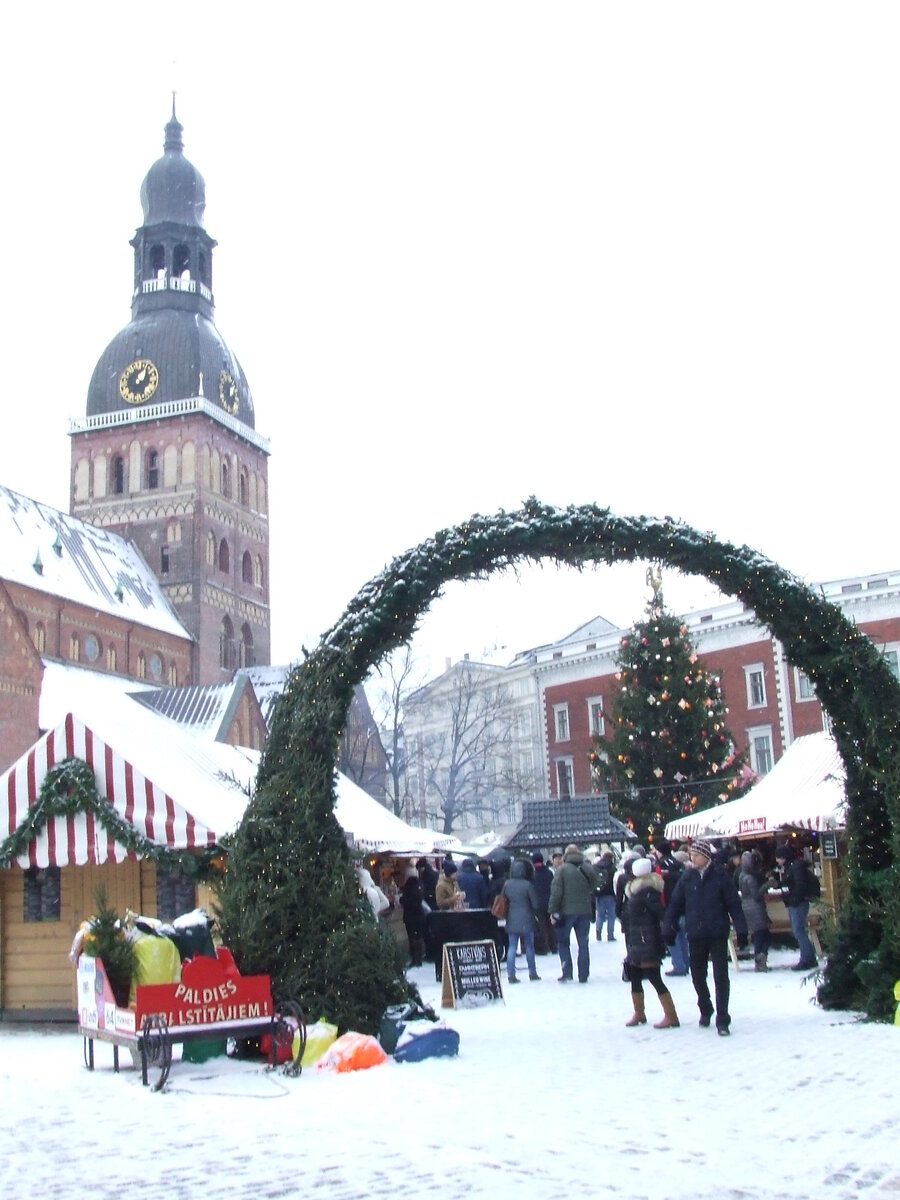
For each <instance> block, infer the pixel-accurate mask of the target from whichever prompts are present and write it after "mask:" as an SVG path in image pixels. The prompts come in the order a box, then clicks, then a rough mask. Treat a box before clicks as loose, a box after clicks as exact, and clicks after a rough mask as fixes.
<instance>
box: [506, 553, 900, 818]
mask: <svg viewBox="0 0 900 1200" xmlns="http://www.w3.org/2000/svg"><path fill="white" fill-rule="evenodd" d="M820 586H821V590H822V592H823V594H824V595H825V597H826V599H828V600H830V601H831V602H832V603H834V604H836V605H837V606H838V607H839V608H841V610H842V611H843V612H844V615H845V616H846V617H848V618H849V619H850V620H851V621H854V622H855V623H856V624H857V625H858V626H859V628H860V629H861V630H862V631H863V632H864V633H866V634H867V635H868V636H869V637H870V638H871V639H872V641H873V642H874V643H875V644H876V646H877V647H878V648H879V649H880V650H881V651H882V653H883V654H884V655H885V658H886V659H887V661H888V663H889V664H890V666H891V667H892V669H893V670H894V671H895V673H896V672H898V652H900V572H891V573H888V574H880V575H871V576H860V577H857V578H853V579H844V580H837V581H835V582H832V583H826V584H822V585H820ZM684 621H685V623H686V625H687V626H688V629H689V630H690V636H691V638H692V640H693V642H694V645H695V646H696V648H697V651H698V653H699V655H700V658H701V659H702V661H703V664H704V666H705V667H706V669H707V670H709V671H711V672H713V673H714V674H716V675H718V676H719V679H720V681H721V686H722V693H723V696H724V700H725V704H726V705H727V707H728V726H729V729H730V730H731V733H732V736H733V737H734V740H735V744H736V748H737V749H739V750H746V751H747V752H748V761H749V764H750V767H751V769H752V770H753V771H754V772H755V773H756V774H757V775H765V774H767V773H768V772H769V771H770V770H771V769H772V767H773V766H774V764H775V763H776V762H777V761H778V759H780V758H781V756H782V754H783V753H784V751H785V750H786V749H787V747H788V746H789V745H791V744H792V742H793V741H794V740H795V738H797V737H801V736H802V735H804V734H807V733H814V732H816V731H817V730H820V729H822V728H823V727H824V722H825V714H824V713H823V711H822V708H821V706H820V705H819V703H818V701H817V699H816V695H815V690H814V688H813V687H812V685H811V684H810V681H809V680H808V679H807V678H806V677H805V676H804V675H803V673H802V672H800V671H799V670H797V668H796V667H793V666H792V665H791V664H790V663H789V662H788V661H787V660H786V659H785V657H784V654H783V651H782V647H781V645H780V643H779V642H778V640H777V639H776V638H775V637H773V636H772V634H771V633H770V632H769V631H768V630H767V629H765V628H764V627H763V626H761V625H759V624H758V623H757V621H756V619H755V617H754V615H753V613H752V612H750V611H749V610H747V609H745V608H744V606H743V605H742V604H740V603H739V602H736V601H734V602H730V603H723V604H721V605H718V606H716V607H714V608H710V609H706V610H701V611H698V612H693V613H688V614H686V615H685V616H684ZM621 637H622V631H621V630H618V629H614V628H613V627H612V626H610V625H609V624H608V622H604V621H602V620H599V619H598V620H596V621H594V622H591V623H590V624H588V625H586V626H584V627H582V629H579V630H576V631H575V632H574V633H573V634H571V635H570V636H569V637H568V638H566V639H564V640H563V641H561V642H558V643H555V644H553V645H549V646H545V647H541V648H540V649H539V650H537V651H530V652H529V656H530V658H531V662H532V666H531V669H532V671H534V673H535V675H536V677H537V682H538V692H539V695H540V696H541V706H542V717H543V724H544V737H545V748H546V763H547V776H548V785H549V794H550V795H551V796H560V795H567V794H568V795H576V796H584V795H588V794H589V793H590V791H591V776H590V763H589V753H590V748H591V738H592V736H594V735H598V734H599V735H601V736H603V735H604V734H605V732H606V730H605V728H604V723H603V718H602V713H603V712H604V711H606V712H609V711H610V709H612V708H613V707H614V695H615V690H616V687H617V684H616V680H615V671H616V664H615V660H616V655H617V654H618V650H619V644H620V641H621Z"/></svg>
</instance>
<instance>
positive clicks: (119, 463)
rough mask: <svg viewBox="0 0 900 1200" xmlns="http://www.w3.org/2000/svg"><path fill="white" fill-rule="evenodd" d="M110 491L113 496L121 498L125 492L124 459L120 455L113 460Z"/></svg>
mask: <svg viewBox="0 0 900 1200" xmlns="http://www.w3.org/2000/svg"><path fill="white" fill-rule="evenodd" d="M112 485H113V486H112V490H113V495H114V496H121V495H123V494H124V492H125V459H124V458H123V457H122V455H121V454H117V455H116V457H115V458H114V459H113V479H112Z"/></svg>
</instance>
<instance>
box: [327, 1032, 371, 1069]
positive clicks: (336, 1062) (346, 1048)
mask: <svg viewBox="0 0 900 1200" xmlns="http://www.w3.org/2000/svg"><path fill="white" fill-rule="evenodd" d="M386 1058H387V1055H386V1054H385V1052H384V1050H383V1049H382V1048H381V1046H380V1045H379V1043H378V1040H377V1039H376V1038H373V1037H370V1036H369V1034H367V1033H345V1034H342V1035H341V1037H339V1038H338V1039H337V1041H335V1042H332V1043H331V1045H330V1046H329V1047H328V1049H327V1050H326V1051H325V1053H324V1054H323V1055H322V1057H321V1058H320V1059H319V1061H318V1062H317V1063H316V1070H317V1071H339V1072H340V1071H361V1070H364V1069H365V1068H366V1067H377V1066H378V1064H379V1063H383V1062H384V1061H385V1060H386Z"/></svg>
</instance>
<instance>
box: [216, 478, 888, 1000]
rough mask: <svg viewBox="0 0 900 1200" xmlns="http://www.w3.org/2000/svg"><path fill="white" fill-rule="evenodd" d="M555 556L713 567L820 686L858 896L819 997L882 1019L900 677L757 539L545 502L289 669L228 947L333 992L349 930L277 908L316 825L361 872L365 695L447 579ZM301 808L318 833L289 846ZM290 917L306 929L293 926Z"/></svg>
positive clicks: (354, 610)
mask: <svg viewBox="0 0 900 1200" xmlns="http://www.w3.org/2000/svg"><path fill="white" fill-rule="evenodd" d="M544 559H548V560H552V561H555V562H556V563H557V564H560V565H566V566H571V567H575V568H577V569H582V568H584V567H586V566H595V565H599V564H604V563H605V564H612V563H616V562H631V561H635V560H644V561H649V562H654V563H659V564H664V565H666V566H669V567H673V568H677V569H678V570H680V571H682V572H684V573H686V574H691V575H702V576H705V577H706V578H707V579H708V580H710V582H712V583H714V584H715V585H716V586H718V587H719V588H720V589H721V590H722V592H723V593H725V594H726V595H731V596H735V597H737V598H738V599H740V600H742V601H743V602H744V603H745V604H746V605H747V607H748V608H750V609H752V610H753V611H754V612H755V614H756V616H757V618H758V619H759V620H760V621H761V622H762V623H763V624H765V625H767V626H768V627H769V629H770V630H771V631H772V632H773V633H774V635H775V636H776V637H777V638H778V639H779V640H780V642H781V643H782V645H783V647H784V650H785V654H786V656H787V658H788V659H789V660H790V661H791V662H792V663H793V664H794V665H795V666H797V667H799V668H800V670H802V671H803V672H804V673H805V674H806V675H807V676H808V677H809V678H810V679H811V680H812V681H813V682H814V683H815V685H816V692H817V695H818V698H819V700H820V701H821V703H822V705H823V707H824V709H825V710H826V711H827V712H828V714H829V716H830V718H831V723H832V728H833V732H834V736H835V739H836V741H837V744H838V746H839V749H840V751H841V754H842V757H843V760H844V763H845V766H846V771H847V794H848V801H849V803H848V809H849V815H848V835H849V847H850V854H849V857H850V861H849V888H850V891H849V897H848V900H847V902H846V904H845V906H844V909H843V912H842V917H841V923H840V927H839V929H838V931H837V936H836V943H835V946H834V950H833V952H832V954H831V956H830V958H829V963H828V966H827V968H826V972H825V980H824V983H823V985H822V987H821V988H820V991H819V996H820V999H821V1001H822V1002H823V1003H824V1004H827V1005H829V1006H831V1007H855V1008H861V1009H863V1010H864V1011H865V1012H866V1013H868V1014H869V1015H870V1016H872V1017H879V1018H881V1017H886V1016H887V1015H888V1014H889V1012H890V1010H891V1007H892V1005H891V995H892V989H893V984H894V980H895V979H897V977H898V976H900V873H898V863H900V811H898V796H900V737H898V735H900V685H898V683H897V681H896V680H895V679H894V677H893V675H892V674H891V672H890V670H889V669H888V668H887V666H886V665H885V663H884V661H883V659H882V657H881V655H880V654H879V653H878V651H877V650H876V649H875V647H874V645H873V644H872V642H871V641H870V640H869V639H868V638H867V637H866V636H865V635H864V634H862V633H860V632H859V631H858V630H857V629H856V627H855V626H854V625H853V624H852V623H851V622H849V621H848V620H847V619H846V618H845V617H844V616H843V614H842V613H841V612H840V611H839V610H838V609H837V608H835V607H834V606H833V605H831V604H829V603H828V602H827V601H826V600H825V599H824V598H823V597H822V596H820V595H817V594H816V593H815V592H813V591H812V590H811V589H809V588H808V587H807V586H806V585H805V584H804V583H803V582H802V581H800V580H799V579H797V578H796V577H794V576H792V575H791V574H790V573H789V572H787V571H785V570H784V569H783V568H782V567H780V566H778V565H777V564H776V563H774V562H772V561H771V560H770V559H767V558H765V557H764V556H762V555H760V554H758V553H757V552H756V551H754V550H752V549H750V548H749V547H747V546H735V545H732V544H730V543H727V542H721V541H719V540H718V539H717V538H716V537H715V536H714V535H713V534H711V533H703V532H699V531H697V530H695V529H693V528H692V527H691V526H688V525H686V524H684V523H682V522H678V521H675V520H673V519H671V518H668V517H667V518H662V519H658V518H653V517H644V516H640V517H619V516H616V515H614V514H613V513H611V512H610V510H609V509H606V508H600V507H598V506H597V505H593V504H589V505H582V506H569V507H566V508H557V507H552V506H548V505H544V504H542V503H540V502H539V501H538V500H536V499H535V498H534V497H532V498H530V499H529V500H527V501H526V502H525V503H524V505H523V507H522V508H521V509H519V510H516V511H514V512H505V511H500V512H499V513H497V514H495V515H493V516H482V515H480V514H475V515H474V516H472V517H471V518H470V519H469V520H467V521H465V522H463V523H462V524H460V525H457V526H455V527H453V528H450V529H445V530H441V531H440V532H438V533H436V534H435V535H434V537H432V538H429V539H428V540H426V541H425V542H423V543H422V544H421V545H419V546H417V547H415V548H414V549H412V550H409V551H408V552H407V553H405V554H403V555H401V556H399V557H397V558H395V559H394V560H393V561H392V562H391V563H390V564H389V565H388V566H387V567H386V568H385V570H384V571H382V572H381V573H380V574H379V575H377V576H376V577H375V578H374V579H372V580H371V581H370V582H369V583H368V584H367V585H366V586H365V587H363V588H362V590H361V591H360V592H359V593H358V594H357V595H356V597H355V598H354V599H353V600H352V601H351V603H350V604H349V605H348V607H347V609H346V611H345V612H344V614H343V616H342V617H341V619H340V620H339V621H338V622H337V624H336V625H335V626H334V627H333V628H332V629H330V630H329V631H328V632H327V633H326V634H325V635H324V637H323V638H322V641H321V642H320V644H319V646H318V647H317V648H316V649H315V651H313V652H312V653H311V654H310V655H309V656H308V657H307V658H306V660H305V661H304V662H303V663H302V664H300V665H299V666H298V667H297V668H295V670H294V671H293V672H292V674H291V676H290V678H289V680H288V683H287V686H286V689H285V692H284V695H283V697H282V698H281V700H280V702H279V704H278V705H277V706H276V710H275V713H274V718H273V723H272V729H271V732H270V736H269V739H268V742H267V743H266V747H265V750H264V753H263V759H262V763H261V766H260V774H259V779H258V785H257V791H256V794H255V797H254V799H253V800H252V801H251V803H250V805H249V807H248V810H247V813H246V815H245V818H244V821H243V823H242V825H241V827H240V828H239V830H238V832H237V834H236V835H235V841H234V847H233V850H232V854H231V858H230V869H229V872H228V875H227V876H226V880H227V881H228V886H226V888H225V891H224V894H223V913H224V919H225V921H226V924H227V925H228V927H229V929H230V931H231V933H232V945H235V944H236V945H237V946H238V952H239V953H243V954H244V955H246V956H247V958H248V959H252V960H253V961H254V963H255V965H256V966H257V968H258V969H263V970H269V971H270V972H272V973H273V974H274V975H276V976H278V975H279V974H280V975H281V976H282V978H284V979H285V980H286V981H288V984H289V986H287V988H286V992H287V994H298V995H304V994H307V993H308V992H309V991H312V994H313V995H316V996H317V995H319V994H321V990H322V989H323V988H324V987H325V984H324V983H321V982H319V983H316V985H315V986H312V987H311V986H310V978H311V972H315V971H316V970H317V968H316V967H315V966H314V964H315V963H316V962H317V955H319V956H320V955H321V953H323V952H324V951H325V949H326V947H327V946H328V945H331V946H332V947H333V944H334V942H335V939H337V941H338V942H340V939H341V930H342V929H343V928H344V926H343V925H342V923H341V921H340V920H337V921H336V920H335V919H334V917H333V912H332V915H331V917H330V918H329V919H328V920H324V921H323V920H319V921H318V922H317V919H316V916H315V911H314V908H313V911H312V912H307V911H305V910H304V911H302V912H301V911H296V912H286V913H285V914H282V915H281V916H280V917H278V916H276V914H275V912H274V910H275V909H276V908H277V905H278V895H279V890H280V889H281V890H282V891H284V892H285V893H291V892H292V888H293V887H294V881H295V879H296V874H297V872H298V871H299V872H305V873H306V874H307V875H309V876H310V878H311V879H312V880H313V881H315V878H316V870H317V863H318V862H319V855H320V851H319V850H318V849H317V846H316V844H315V839H314V837H313V835H312V833H310V832H305V831H306V830H309V831H314V830H319V831H321V832H320V835H319V836H320V837H321V838H323V839H326V840H327V841H328V843H329V855H330V857H329V858H328V860H327V861H328V870H329V871H333V870H334V867H335V863H336V862H337V863H339V864H340V870H339V873H340V874H341V877H342V878H346V876H347V872H349V867H350V858H349V851H348V850H347V849H346V847H345V846H343V843H342V842H340V839H339V838H338V839H337V842H336V841H335V836H336V835H335V826H336V822H335V819H334V801H335V776H334V763H335V759H336V753H337V747H338V741H339V737H340V733H341V730H342V728H343V726H344V723H345V721H346V719H347V713H348V711H349V707H350V702H351V699H352V696H353V689H354V688H355V687H356V685H357V684H359V683H361V682H362V681H363V680H364V679H365V678H366V676H367V674H368V672H369V670H370V669H371V668H372V667H373V666H374V665H375V664H377V663H378V662H379V661H380V660H381V659H382V658H384V657H385V656H386V655H387V654H389V653H390V652H391V651H392V650H393V649H395V648H396V647H397V646H400V645H402V644H403V643H405V642H407V641H409V639H410V638H411V637H412V636H413V634H414V632H415V630H416V627H417V625H418V622H419V620H420V619H421V618H422V617H423V616H424V614H425V613H426V612H427V611H428V608H429V606H430V605H431V604H432V602H433V601H434V600H435V599H437V598H438V597H439V596H440V594H441V591H442V589H443V587H444V586H445V584H447V583H449V582H451V581H453V580H466V579H485V578H487V577H489V576H490V575H492V574H494V573H495V572H498V571H503V570H507V569H515V567H516V565H517V564H518V563H521V562H524V561H541V560H544ZM298 808H301V809H302V810H303V813H304V817H305V821H306V824H305V825H304V827H303V828H304V834H303V836H304V838H305V839H306V840H305V842H304V845H303V846H302V847H297V846H293V847H292V845H291V840H290V839H291V836H292V832H291V831H292V830H294V825H293V821H294V818H295V814H296V811H297V809H298ZM242 874H243V876H244V878H243V880H242V879H241V877H242ZM235 883H238V884H239V885H240V886H236V887H235V886H232V885H233V884H235ZM314 894H315V890H314V888H312V889H311V890H310V891H309V892H308V893H304V897H306V896H314ZM347 896H348V897H349V896H350V889H349V888H348V890H347ZM297 903H298V904H300V903H301V901H300V900H299V899H298V900H297ZM306 903H307V900H306V899H305V898H304V899H303V900H302V904H306ZM313 903H314V902H313ZM287 907H288V909H290V905H289V906H287ZM294 917H296V918H297V921H298V922H299V921H300V918H301V917H302V918H303V924H302V925H300V924H295V925H293V926H292V919H293V918H294ZM347 928H348V929H350V928H355V926H353V922H352V921H350V924H349V925H348V926H347ZM388 974H389V972H388ZM330 986H334V985H333V984H332V985H330ZM390 986H393V983H392V982H391V983H390ZM388 987H389V984H388V983H385V989H386V990H387V989H388ZM377 990H378V989H377V988H376V989H375V991H376V992H377ZM351 1008H352V1004H351ZM367 1011H368V1010H367Z"/></svg>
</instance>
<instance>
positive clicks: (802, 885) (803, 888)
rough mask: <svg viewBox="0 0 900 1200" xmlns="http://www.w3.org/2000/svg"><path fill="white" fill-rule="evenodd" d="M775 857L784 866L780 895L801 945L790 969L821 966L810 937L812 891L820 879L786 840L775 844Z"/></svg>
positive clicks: (799, 969) (798, 943)
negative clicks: (796, 959)
mask: <svg viewBox="0 0 900 1200" xmlns="http://www.w3.org/2000/svg"><path fill="white" fill-rule="evenodd" d="M775 858H776V860H777V861H778V863H779V864H780V866H781V898H782V900H784V906H785V908H786V909H787V912H788V917H789V919H790V922H791V933H792V934H793V935H794V937H795V938H796V939H797V945H798V946H799V947H800V961H799V962H796V963H794V965H793V966H792V967H791V970H792V971H811V970H812V969H813V968H814V967H816V966H818V960H817V958H816V952H815V950H814V949H813V944H812V942H811V941H810V940H809V933H808V927H809V901H810V898H811V897H812V893H813V892H814V891H818V890H819V881H818V879H816V878H815V876H814V875H813V873H812V871H811V870H810V868H809V867H808V866H807V864H806V862H805V861H804V860H803V859H802V858H798V857H797V856H796V855H795V854H794V849H793V847H792V846H790V845H788V844H787V843H784V844H783V845H781V846H778V847H776V849H775Z"/></svg>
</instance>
